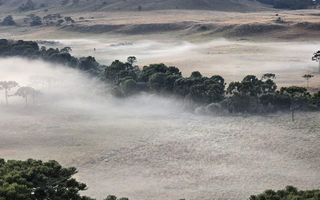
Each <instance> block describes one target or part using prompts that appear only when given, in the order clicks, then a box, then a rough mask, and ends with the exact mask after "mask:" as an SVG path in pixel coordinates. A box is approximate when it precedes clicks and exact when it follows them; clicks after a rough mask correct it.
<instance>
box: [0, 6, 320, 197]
mask: <svg viewBox="0 0 320 200" xmlns="http://www.w3.org/2000/svg"><path fill="white" fill-rule="evenodd" d="M313 12H314V11H312V10H311V11H308V12H307V11H303V13H302V14H301V15H300V13H299V12H298V11H292V12H291V11H283V12H279V14H280V16H281V17H282V18H283V19H284V20H285V21H286V22H288V23H287V24H286V25H288V27H289V26H290V29H289V28H288V29H284V30H283V31H279V32H278V31H274V32H263V33H256V34H255V35H248V36H247V35H243V36H242V35H241V36H233V37H231V36H230V38H229V39H224V38H219V37H221V36H223V35H222V33H225V32H221V35H219V34H220V33H219V34H218V35H214V33H211V31H213V30H214V29H213V27H215V26H217V27H218V28H219V27H220V26H223V27H227V26H229V25H232V24H233V25H234V24H236V25H237V26H238V25H242V23H243V24H245V23H250V24H255V23H256V22H260V23H265V24H269V23H273V20H274V19H276V17H275V12H273V11H272V12H262V13H258V14H257V13H242V14H239V13H221V12H209V11H201V12H199V11H157V12H141V13H140V12H139V13H134V14H135V15H133V14H132V13H131V12H128V13H125V12H115V13H113V14H112V15H109V14H108V13H90V12H88V13H80V14H77V15H75V14H74V15H72V17H73V18H74V19H76V25H75V27H76V28H79V30H80V28H83V27H84V28H86V27H89V28H90V30H91V29H92V30H95V29H94V28H95V27H96V26H100V25H101V24H102V25H103V23H106V22H108V23H110V24H111V25H122V24H123V25H126V26H125V30H124V31H128V33H127V34H126V33H117V32H112V31H111V32H106V33H101V34H98V33H95V32H90V31H88V32H85V31H84V32H81V31H79V32H77V30H73V29H72V30H67V29H68V27H61V28H56V27H29V26H17V27H14V28H11V27H10V28H8V27H2V26H1V27H0V36H1V38H8V39H23V40H34V41H35V40H46V41H51V40H54V41H55V42H57V43H56V45H51V46H50V45H46V47H47V48H50V47H53V48H63V47H66V46H69V47H71V48H72V52H70V53H71V54H72V55H73V56H75V57H83V56H93V57H95V58H96V60H97V61H98V62H99V63H100V64H103V65H110V63H111V62H112V61H114V60H120V61H123V62H125V61H126V59H127V57H128V56H136V57H137V63H135V64H137V65H138V66H139V67H140V68H142V67H143V66H144V65H149V64H152V63H164V64H165V65H167V66H176V67H178V68H179V69H180V70H181V72H182V75H183V76H184V77H188V76H190V74H191V73H192V72H193V71H199V72H200V73H201V74H202V75H203V76H208V77H211V76H212V75H221V76H222V77H223V78H224V79H225V81H226V83H230V82H231V81H240V80H242V79H243V77H244V76H246V75H249V74H252V75H255V76H257V77H258V78H260V77H261V76H262V75H263V74H264V73H274V74H275V75H276V77H277V78H276V79H275V80H274V81H275V83H276V84H277V86H278V89H280V87H282V86H291V85H296V86H301V87H306V84H307V83H306V80H305V79H303V78H302V76H303V75H304V74H313V75H315V76H314V77H313V78H312V79H310V83H309V84H310V91H318V90H319V88H320V79H319V74H318V63H316V62H314V61H312V60H311V57H312V55H313V53H314V52H315V51H317V50H319V45H320V43H319V41H318V40H316V39H314V38H317V37H319V34H318V32H317V31H316V30H313V31H311V30H305V29H303V30H300V29H299V30H298V28H297V26H295V24H297V23H300V22H303V21H309V22H312V23H315V22H317V21H316V20H317V19H318V17H319V16H317V15H314V13H313ZM82 16H84V17H85V19H86V20H85V21H80V20H77V19H79V17H82ZM208 16H210V17H208ZM18 20H20V21H21V22H22V20H23V17H21V16H20V18H19V19H18ZM163 21H166V22H167V23H170V24H178V25H179V24H183V23H184V22H188V23H190V24H194V25H195V26H196V25H202V24H204V25H206V26H207V27H208V28H209V30H208V31H207V32H195V29H192V28H190V27H187V29H183V30H177V31H171V32H170V31H168V32H165V31H164V30H162V31H159V32H157V30H156V31H154V32H150V33H148V34H144V33H134V34H130V32H131V31H134V30H136V29H135V27H134V26H132V25H143V26H144V25H145V24H147V25H150V23H152V24H151V25H153V24H157V23H162V22H163ZM240 21H241V22H240ZM18 22H19V21H18ZM124 22H125V23H124ZM210 27H211V28H212V30H210ZM69 28H70V27H69ZM76 28H75V29H76ZM81 30H82V29H81ZM295 31H297V32H295ZM307 33H308V34H307ZM212 34H213V35H212ZM296 36H297V37H296ZM300 36H301V37H300ZM314 36H315V37H314ZM290 38H293V39H294V41H291V39H290ZM40 46H42V45H40ZM94 48H95V49H96V50H95V51H94ZM0 72H1V73H0V81H2V80H15V81H17V82H18V83H19V84H20V85H21V86H26V85H28V84H30V81H29V78H30V76H33V75H46V76H47V75H50V76H53V77H55V78H56V82H55V83H54V84H53V85H52V86H51V87H48V86H47V85H38V86H36V89H39V90H41V91H42V94H41V95H40V96H38V97H37V98H36V99H35V105H32V104H31V103H30V104H29V106H28V107H26V106H25V100H24V99H23V98H22V97H17V96H11V97H10V98H9V106H5V97H4V91H3V90H1V91H0V158H5V159H22V160H25V159H28V158H34V159H41V160H44V161H47V160H52V159H53V160H57V161H58V162H59V163H60V164H61V165H63V166H64V167H67V166H75V167H76V168H77V169H78V171H79V172H78V173H77V174H76V176H75V177H76V178H77V180H78V181H81V182H84V183H86V184H87V185H88V187H89V189H88V190H87V191H86V192H85V193H84V194H85V195H88V196H91V197H93V198H97V199H103V198H105V197H106V196H107V195H109V194H113V195H116V196H117V197H128V198H129V199H130V200H150V199H151V200H160V199H161V200H163V199H166V200H167V199H172V200H173V199H176V200H178V199H181V198H185V199H187V200H195V199H197V200H198V199H203V200H212V199H226V200H227V199H228V200H229V199H234V200H238V199H247V198H248V197H249V196H250V195H251V194H257V193H261V192H263V191H264V190H266V189H274V190H278V189H283V188H284V187H285V186H287V185H294V186H296V187H298V188H299V189H301V190H304V189H313V188H315V189H318V188H319V187H320V173H319V172H320V157H319V155H320V146H319V144H320V135H319V133H320V125H319V121H320V113H318V112H299V111H298V112H296V115H295V118H296V121H295V122H292V121H291V116H290V112H289V110H288V112H277V113H274V114H269V115H266V116H258V115H240V114H239V115H238V114H230V115H228V116H201V115H195V114H191V113H188V112H185V111H184V110H183V109H182V107H183V106H182V104H183V102H182V101H178V100H175V99H171V98H167V97H159V96H156V95H150V94H141V95H138V96H134V97H130V98H128V99H125V100H124V99H121V100H120V99H116V98H112V97H111V96H110V95H109V94H105V92H106V91H108V90H109V89H110V88H109V86H108V85H104V84H101V83H100V82H99V81H97V80H93V79H90V78H88V77H86V76H85V75H83V74H81V73H80V72H79V71H76V70H73V69H67V68H66V67H62V66H52V65H51V64H48V63H44V62H41V61H30V60H24V59H19V58H10V59H1V60H0ZM14 92H15V89H12V90H11V91H10V94H13V93H14ZM30 102H31V101H30Z"/></svg>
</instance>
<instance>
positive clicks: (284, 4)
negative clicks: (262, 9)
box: [257, 0, 320, 9]
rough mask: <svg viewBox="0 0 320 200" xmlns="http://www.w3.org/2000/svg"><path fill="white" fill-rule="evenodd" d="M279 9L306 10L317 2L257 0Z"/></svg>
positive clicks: (306, 0)
mask: <svg viewBox="0 0 320 200" xmlns="http://www.w3.org/2000/svg"><path fill="white" fill-rule="evenodd" d="M257 1H259V2H261V3H264V4H269V5H272V6H273V7H274V8H280V9H306V8H309V7H311V6H314V5H316V4H317V3H319V2H320V1H319V0H257Z"/></svg>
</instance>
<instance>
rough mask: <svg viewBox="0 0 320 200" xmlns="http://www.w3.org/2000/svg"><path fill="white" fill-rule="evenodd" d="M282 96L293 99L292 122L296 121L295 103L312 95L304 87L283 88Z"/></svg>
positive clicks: (281, 90)
mask: <svg viewBox="0 0 320 200" xmlns="http://www.w3.org/2000/svg"><path fill="white" fill-rule="evenodd" d="M280 94H281V95H286V96H289V97H290V99H291V116H292V121H294V110H295V102H296V100H297V99H298V98H300V97H303V96H307V95H310V94H309V93H308V92H307V89H306V88H304V87H297V86H290V87H282V88H281V89H280Z"/></svg>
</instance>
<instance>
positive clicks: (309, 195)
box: [249, 185, 320, 200]
mask: <svg viewBox="0 0 320 200" xmlns="http://www.w3.org/2000/svg"><path fill="white" fill-rule="evenodd" d="M267 199H273V200H288V199H292V200H293V199H297V200H298V199H301V200H317V199H320V190H318V189H317V190H298V189H297V188H296V187H294V186H292V185H288V186H286V188H285V189H283V190H278V191H274V190H271V189H269V190H266V191H264V192H263V193H261V194H258V195H251V196H250V198H249V200H267Z"/></svg>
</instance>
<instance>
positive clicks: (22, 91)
mask: <svg viewBox="0 0 320 200" xmlns="http://www.w3.org/2000/svg"><path fill="white" fill-rule="evenodd" d="M15 87H18V89H17V91H16V92H15V93H14V94H12V95H9V93H8V92H9V90H10V89H12V88H15ZM0 90H4V96H5V99H6V105H8V97H9V96H21V97H23V98H24V99H25V102H26V106H28V96H30V97H31V98H32V104H33V105H34V99H35V97H36V96H38V95H39V94H41V92H40V91H39V90H36V89H34V88H33V87H30V86H24V87H20V86H19V84H18V83H17V82H16V81H0Z"/></svg>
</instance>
